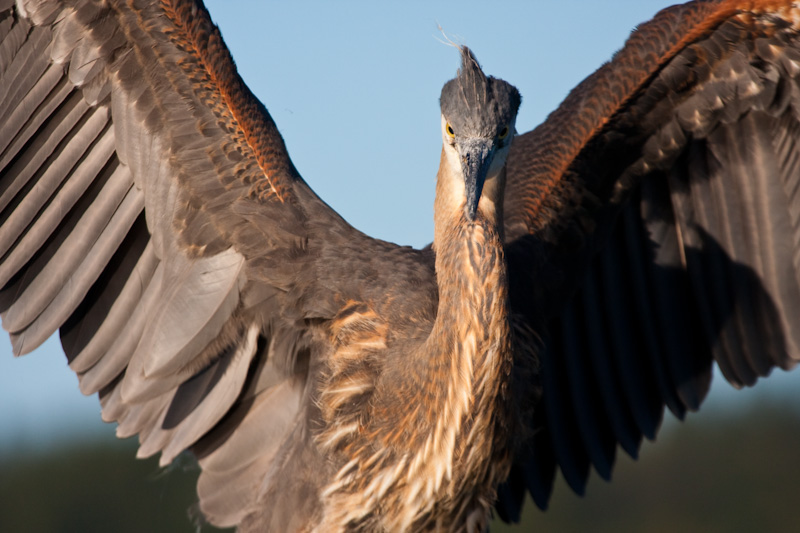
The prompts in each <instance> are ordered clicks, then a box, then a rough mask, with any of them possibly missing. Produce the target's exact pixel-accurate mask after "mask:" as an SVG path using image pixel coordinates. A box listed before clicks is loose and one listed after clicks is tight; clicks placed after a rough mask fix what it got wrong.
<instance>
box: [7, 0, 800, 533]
mask: <svg viewBox="0 0 800 533" xmlns="http://www.w3.org/2000/svg"><path fill="white" fill-rule="evenodd" d="M722 7H725V6H722ZM712 19H713V17H712ZM712 26H713V25H712ZM712 26H709V28H708V30H709V31H710V30H711V29H712ZM723 29H725V28H723ZM727 29H728V30H730V27H728V28H727ZM715 35H719V34H715ZM698 36H705V34H702V35H700V34H698ZM701 50H704V49H702V48H701ZM768 50H769V49H768ZM685 55H686V54H684V55H682V56H680V57H678V60H684V59H686V57H685ZM734 57H736V56H734ZM790 59H791V56H790ZM675 64H676V63H672V65H675ZM689 64H690V66H692V63H691V62H690V63H689ZM730 64H732V65H734V66H737V67H738V66H739V64H735V63H730ZM779 66H780V67H781V68H783V69H791V68H792V62H791V61H786V62H785V63H782V64H781V65H779ZM756 67H758V65H756ZM668 68H669V67H668ZM748 68H749V67H748ZM673 70H677V71H680V69H678V67H674V69H673ZM145 72H147V71H145ZM742 72H744V73H745V74H747V73H748V72H749V71H748V70H747V69H745V70H744V71H742ZM776 72H781V70H780V69H778V70H776ZM740 73H741V72H740ZM78 75H80V72H79V73H78ZM767 79H768V78H767ZM700 81H703V78H702V77H700ZM729 81H730V80H729ZM783 83H784V85H780V84H779V87H784V89H789V88H791V87H792V85H791V83H789V82H783ZM679 88H681V89H682V87H679ZM718 88H719V89H726V88H727V86H726V85H725V83H720V84H719V85H718ZM737 89H738V88H737ZM741 89H742V91H740V93H739V94H741V95H745V96H746V95H747V90H748V89H751V87H750V86H749V85H747V84H745V85H743V86H742V87H741ZM698 94H700V95H702V94H703V93H702V91H701V92H699V93H698ZM734 94H736V93H735V91H734ZM783 94H784V95H787V94H788V95H791V92H790V91H789V92H786V91H784V92H783ZM681 96H685V95H681ZM787 98H788V97H787ZM712 103H713V102H712ZM786 109H790V108H786ZM120 112H121V111H120ZM752 115H755V113H754V114H752ZM749 116H750V115H748V117H749ZM684 118H685V117H681V119H682V120H683V119H684ZM733 118H738V115H737V116H735V117H733ZM206 125H208V126H213V124H211V123H208V124H204V127H205V126H206ZM635 125H636V124H634V125H626V128H633V126H635ZM684 125H685V124H683V123H681V126H684ZM737 125H738V124H737ZM572 126H574V125H573V124H570V127H572ZM726 127H729V126H726ZM726 127H722V126H720V127H719V129H718V130H715V131H724V130H725V129H726ZM499 131H500V130H498V132H499ZM572 131H574V130H572ZM558 133H559V134H560V133H563V131H561V132H558ZM603 133H604V135H605V134H606V133H608V130H606V131H604V132H603ZM626 133H630V132H628V131H627V130H626ZM704 133H705V132H704ZM628 138H629V139H631V142H633V143H634V146H635V142H638V141H639V140H638V139H637V138H636V137H635V136H634V137H628ZM608 140H610V141H613V142H616V140H617V139H616V138H615V137H614V135H609V139H608ZM597 142H600V141H593V143H592V144H589V145H587V146H588V147H589V148H593V149H594V148H596V146H595V144H594V143H597ZM716 142H717V143H721V140H720V139H716ZM701 144H702V143H701ZM691 146H692V147H693V149H697V145H696V144H692V145H691ZM587 149H588V148H587ZM630 153H631V154H634V153H635V152H634V150H633V149H631V151H630ZM626 155H628V154H616V157H615V158H614V159H612V161H614V162H620V161H622V160H624V157H625V156H626ZM655 156H656V157H658V154H657V153H656V154H655ZM175 157H181V154H176V155H175ZM512 161H513V159H512ZM148 162H149V161H148ZM604 162H605V161H604ZM581 170H588V171H589V174H590V173H591V171H592V170H594V168H589V169H581ZM589 174H587V175H589ZM651 181H652V180H651ZM662 181H663V180H662ZM656 192H657V191H656ZM650 194H655V193H654V192H653V191H651V192H650ZM602 196H603V195H602V194H600V197H601V199H602ZM517 198H518V197H515V198H514V199H517ZM573 207H574V206H573ZM699 211H703V210H702V209H699ZM18 212H22V211H18ZM777 213H778V212H777V211H776V213H775V215H774V216H776V217H777V216H778V214H777ZM557 216H559V217H561V216H564V214H563V213H562V212H558V214H557ZM768 218H769V217H768ZM157 222H158V220H157V219H156V220H155V221H154V222H151V225H152V224H156V225H157ZM662 222H663V221H662ZM278 229H280V228H278ZM278 229H276V231H277V230H278ZM586 229H587V228H585V227H584V228H583V229H582V231H583V230H586ZM712 235H713V233H712ZM268 237H269V236H268ZM701 237H702V234H701ZM615 242H617V241H615ZM556 244H557V245H558V246H564V241H556ZM568 244H572V243H568ZM690 244H691V243H690ZM704 244H705V241H704ZM713 244H714V243H713V242H710V243H708V246H711V249H710V251H709V252H708V255H709V256H710V257H711V258H712V260H720V257H722V258H723V259H724V258H725V257H726V256H725V255H724V254H721V253H719V252H718V251H717V250H716V249H715V248H713V246H712V245H713ZM723 244H724V243H723ZM537 246H538V244H537ZM545 248H546V247H545ZM301 251H302V250H301ZM579 251H580V250H579ZM542 252H543V253H542V255H541V256H539V255H537V256H536V257H534V258H533V262H531V263H530V266H531V268H539V265H538V264H537V263H536V262H535V261H537V260H539V258H540V257H547V255H546V254H547V253H550V252H549V250H546V249H543V250H542ZM691 252H692V248H691V247H689V255H690V254H691ZM768 252H769V254H768V255H772V254H773V253H775V250H774V249H773V250H768ZM292 257H293V258H294V259H297V254H294V255H293V256H292ZM737 259H738V257H737ZM692 261H694V259H692V258H689V260H688V261H687V263H688V264H691V263H692ZM578 264H583V263H582V261H581V262H580V263H578ZM622 264H623V265H624V264H625V263H624V262H623V263H622ZM696 264H704V263H696ZM784 264H786V263H784ZM567 266H569V265H567ZM660 266H661V267H662V266H664V265H663V264H662V265H660ZM725 266H727V264H725ZM659 268H660V267H659ZM539 272H545V273H546V274H548V275H552V276H554V278H553V277H548V278H545V279H544V281H545V282H547V283H548V284H556V283H558V278H559V277H560V276H562V275H572V273H570V272H569V270H568V269H567V270H566V274H562V272H563V271H562V270H559V271H558V272H554V273H552V274H551V273H550V272H548V271H542V270H539ZM636 272H637V270H634V271H633V273H634V274H635V273H636ZM733 272H734V277H735V279H743V280H745V281H748V280H749V279H750V278H748V277H747V276H748V273H747V271H740V270H736V269H734V270H733ZM757 272H758V273H759V274H761V272H759V271H758V270H757ZM673 274H674V273H672V272H668V273H666V274H664V275H673ZM603 275H611V276H612V279H613V273H609V272H605V273H604V274H603ZM654 275H657V276H659V275H662V274H661V272H660V270H658V269H656V270H655V274H654ZM659 279H661V278H659ZM537 281H539V282H541V281H542V279H538V280H537ZM684 281H685V280H684ZM544 287H545V288H549V285H545V286H544ZM589 287H590V289H589V290H592V287H593V285H591V284H590V285H589ZM539 288H541V287H532V289H539ZM768 288H769V287H768ZM773 288H774V287H773ZM733 292H734V293H735V294H738V293H736V291H733ZM773 295H774V294H773ZM526 296H529V294H527V295H526ZM780 296H782V297H788V298H776V300H777V301H781V300H783V299H788V300H789V301H791V300H792V295H791V294H788V293H786V294H780ZM534 301H536V302H537V305H538V304H542V305H544V303H545V301H543V300H534ZM579 301H580V302H590V303H592V302H594V301H595V299H594V298H589V299H588V300H585V299H584V300H579ZM581 305H585V304H583V303H581V304H578V310H580V306H581ZM747 307H748V306H747V305H745V306H744V308H745V310H747ZM571 309H572V308H571ZM726 309H727V310H728V312H730V311H731V309H728V308H726ZM734 309H736V308H734ZM348 311H349V312H353V313H355V312H360V313H361V315H362V316H363V315H364V314H365V313H367V314H368V310H365V309H361V308H360V307H351V308H348ZM568 312H570V313H574V312H575V311H574V309H573V310H571V311H568ZM779 314H780V313H779ZM789 315H790V316H791V314H789ZM711 316H713V313H711ZM12 318H13V317H12ZM17 320H18V319H17ZM11 322H12V327H13V323H14V320H11ZM612 322H613V321H612ZM712 322H713V321H712ZM564 324H565V327H566V328H567V329H568V328H570V327H572V325H573V324H574V320H566V321H565V322H564ZM591 325H592V324H589V326H590V328H589V331H594V330H592V329H591ZM690 325H691V323H690ZM712 325H713V324H712ZM762 325H763V324H762ZM612 326H613V324H612ZM368 329H369V328H368ZM611 331H612V336H613V335H614V330H613V327H612V329H611ZM267 333H268V334H267V335H265V339H267V338H269V339H275V338H280V335H276V331H275V330H272V329H269V330H268V332H267ZM356 333H358V332H356ZM540 333H541V331H540ZM595 334H596V333H595ZM253 335H255V334H253ZM556 337H557V336H556ZM354 338H358V337H354ZM563 339H564V341H565V342H566V343H569V342H571V341H573V340H574V339H573V338H572V337H571V336H569V335H565V336H564V337H563ZM351 340H352V339H351ZM645 340H646V339H645ZM197 342H200V341H197ZM265 342H266V341H265ZM272 342H274V341H272ZM551 342H553V343H555V344H551V345H549V347H550V348H549V349H551V350H561V349H564V347H560V346H558V341H557V340H553V341H551ZM201 344H202V343H201ZM251 344H252V343H251ZM256 346H257V343H256ZM595 346H596V345H591V346H590V348H591V347H595ZM566 348H569V346H567V347H566ZM590 351H591V350H590ZM565 352H566V353H572V351H571V350H569V349H566V350H565ZM623 352H624V350H623ZM601 355H602V354H601ZM623 355H624V354H623ZM727 360H728V359H726V358H723V362H724V361H727ZM223 361H224V359H223ZM570 361H571V359H570ZM699 362H700V363H702V364H700V365H699V366H702V367H704V366H705V365H706V363H708V360H707V359H700V361H699ZM737 362H740V361H737V360H736V359H735V358H734V359H733V363H734V364H735V363H737ZM628 363H630V364H632V365H636V364H637V361H635V360H633V361H630V360H629V361H628ZM593 364H600V365H601V366H602V363H593ZM202 366H203V365H200V367H202ZM219 366H222V365H219ZM625 368H626V369H628V368H631V367H629V366H625ZM633 368H635V367H633ZM254 370H255V369H254ZM270 370H271V369H270ZM545 370H546V371H545V376H547V372H548V371H549V372H554V373H555V377H556V378H557V377H558V376H557V374H558V372H559V371H560V370H561V369H559V368H558V365H556V367H555V368H550V369H549V370H548V368H547V365H545ZM567 370H569V368H567ZM670 370H675V371H676V372H677V374H673V377H675V376H676V375H677V376H678V377H679V378H681V379H682V378H684V377H686V376H684V375H683V374H682V370H683V369H681V368H680V366H679V365H678V366H677V367H675V368H671V369H670ZM690 370H692V371H694V370H702V369H695V368H691V369H690ZM728 370H731V369H730V368H729V369H728ZM733 370H734V372H733V375H731V374H728V377H730V378H732V379H733V380H734V381H738V380H741V381H745V382H747V381H749V380H750V379H751V375H750V374H749V373H748V372H747V371H746V368H744V369H739V370H742V371H743V372H745V373H744V375H742V374H740V373H739V371H738V370H736V369H733ZM759 371H761V369H759ZM632 372H633V373H634V374H635V376H634V377H635V378H637V379H642V380H646V379H647V378H648V371H647V369H645V370H644V371H643V372H637V371H635V370H632ZM701 373H702V372H701ZM667 374H669V372H667ZM691 376H694V374H691ZM186 377H188V376H186ZM577 377H578V379H583V378H584V377H585V376H577ZM623 377H624V376H623ZM650 377H652V376H650ZM661 377H662V378H663V377H664V376H663V375H662V376H661ZM668 377H669V376H668ZM599 381H600V383H601V384H604V383H605V384H608V382H607V381H605V382H604V381H603V380H599ZM624 381H625V380H624V379H623V382H624ZM656 381H658V380H656ZM196 382H197V380H195V383H196ZM177 384H178V383H174V384H173V385H177ZM268 384H270V385H271V384H272V383H269V382H268ZM628 385H630V386H631V387H633V388H635V384H632V383H630V382H628ZM190 388H191V387H190V386H187V387H184V390H183V391H184V392H185V391H186V390H188V389H190ZM669 388H670V387H666V389H661V391H660V392H661V393H663V392H665V391H667V392H668V390H669ZM215 390H219V388H217V389H215ZM270 390H274V391H275V392H279V390H278V389H270ZM696 391H697V390H696V389H695V388H693V387H687V388H684V389H682V390H681V391H680V393H681V394H682V395H683V396H682V395H681V394H679V395H678V396H679V398H677V400H676V398H675V397H674V396H671V397H667V396H669V395H667V396H663V397H662V398H661V399H663V400H666V401H667V403H668V404H669V402H670V401H672V402H675V401H678V403H672V404H670V407H671V408H673V409H676V410H678V411H680V410H681V405H680V402H683V403H684V404H689V406H692V402H694V401H696V400H695V399H693V398H692V393H694V392H696ZM545 392H546V393H547V389H545ZM581 392H582V391H581V390H580V388H578V390H577V391H576V394H580V393H581ZM634 392H635V391H634ZM640 392H641V391H640ZM701 392H702V391H701ZM624 394H632V393H631V392H630V391H626V392H625V393H624ZM624 394H623V396H624ZM612 396H613V392H612ZM684 396H688V397H684ZM170 399H171V398H170ZM640 399H641V400H650V401H652V400H653V398H652V397H649V396H648V395H647V394H646V391H645V394H644V396H643V397H641V398H640ZM557 400H558V398H555V399H554V401H553V402H550V403H549V404H547V405H548V406H549V407H551V408H553V409H556V408H557V407H558V403H557ZM605 401H607V402H609V403H610V404H611V405H613V402H614V401H615V398H613V397H611V398H606V399H605ZM204 405H205V404H203V403H201V404H200V408H199V409H198V410H196V411H194V413H198V412H201V411H202V407H203V406H204ZM631 405H632V406H633V412H630V413H629V412H627V411H626V410H623V411H619V412H618V411H615V410H614V409H613V407H612V408H611V411H612V412H611V413H602V412H591V411H590V412H589V414H591V415H592V416H590V417H588V418H589V419H588V420H583V419H581V420H578V426H577V432H578V433H580V434H581V436H582V437H584V438H586V437H587V434H588V439H587V440H584V442H586V443H587V444H588V445H587V446H586V448H587V450H588V452H589V455H590V456H591V459H592V461H593V462H594V464H595V466H596V467H597V468H598V470H601V472H607V468H608V452H609V449H608V444H609V441H608V440H604V437H605V436H608V435H609V434H608V433H603V431H600V433H601V434H600V435H598V434H591V429H592V428H591V427H588V428H587V427H586V426H585V425H582V424H589V425H591V424H592V423H593V422H592V420H600V421H601V422H602V418H603V415H604V414H605V415H606V416H608V415H609V414H610V415H611V418H614V415H615V414H620V413H622V414H620V418H622V419H623V420H611V422H612V424H611V425H612V427H613V428H614V432H613V433H612V434H611V436H612V437H614V438H616V439H619V440H620V442H622V444H623V446H633V447H635V446H636V445H637V443H636V441H637V438H640V437H637V436H636V434H637V433H638V432H644V433H648V432H649V431H652V425H653V421H652V420H648V415H652V414H653V412H652V411H650V412H649V413H648V409H652V408H653V405H652V404H651V403H648V401H643V402H632V403H631ZM637 411H638V412H637ZM658 411H659V412H660V404H659V408H658ZM173 414H174V411H173ZM582 414H583V413H579V415H582ZM628 414H629V415H630V416H632V417H634V418H635V422H634V424H633V425H632V426H630V425H629V426H626V425H625V424H626V421H625V420H624V418H626V416H627V415H628ZM594 415H598V416H596V417H595V416H594ZM175 416H178V417H180V416H191V415H189V414H188V413H186V412H183V413H180V412H179V413H178V414H177V415H175ZM579 418H580V417H579ZM562 420H564V421H566V422H565V423H564V424H563V427H559V426H560V425H561V423H560V422H561V421H562ZM550 424H551V426H548V427H550V428H551V429H552V430H553V436H554V441H555V444H556V446H555V450H554V451H555V452H556V454H558V455H559V456H558V460H559V463H560V465H561V467H562V469H564V470H565V474H566V475H567V478H568V480H570V481H571V483H573V485H575V484H577V485H578V486H580V484H581V483H582V480H581V477H582V476H583V477H585V469H586V466H587V465H588V462H587V461H586V459H587V457H586V454H585V453H581V452H578V453H570V452H575V451H576V450H575V449H574V448H570V447H569V446H566V447H561V446H560V445H561V444H570V440H569V432H570V431H571V430H572V429H573V428H572V427H570V417H568V416H567V417H563V419H562V417H560V416H559V417H556V419H555V420H552V419H551V420H550ZM553 424H555V426H553ZM615 424H616V425H615ZM162 426H163V424H162ZM637 426H638V427H637ZM243 427H246V425H245V426H243ZM631 428H633V431H632V433H626V431H628V430H631ZM648 428H650V429H648ZM601 429H602V428H601ZM587 432H589V433H587ZM559 433H560V434H559ZM242 434H243V432H242V431H239V433H238V434H237V435H242ZM559 438H561V439H565V438H566V440H561V441H559ZM593 438H594V439H595V440H592V439H593ZM625 439H628V440H625ZM232 440H235V439H232ZM572 442H574V441H572ZM595 445H596V446H595ZM562 454H563V455H562ZM535 457H536V458H537V459H540V458H541V459H544V460H545V462H546V457H545V455H542V454H537V455H536V456H535ZM211 471H212V473H213V468H212V469H211ZM248 472H250V473H252V472H255V471H254V470H252V469H249V470H248ZM515 472H519V470H516V471H515ZM256 473H257V472H256ZM207 477H210V476H207ZM512 481H517V482H518V481H519V480H513V478H512ZM201 484H202V481H201ZM510 487H511V488H512V489H513V485H511V486H510ZM531 488H532V489H534V490H536V488H537V487H531ZM511 492H513V490H512V491H511ZM367 495H369V493H367ZM534 495H535V496H536V493H534ZM540 497H541V495H540ZM545 497H546V495H545ZM508 504H509V500H507V499H504V500H503V506H502V510H503V511H504V512H512V513H513V505H511V506H510V507H509V505H508ZM510 509H511V510H510ZM391 510H394V509H391ZM376 519H381V518H376Z"/></svg>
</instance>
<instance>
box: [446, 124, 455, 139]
mask: <svg viewBox="0 0 800 533" xmlns="http://www.w3.org/2000/svg"><path fill="white" fill-rule="evenodd" d="M444 131H446V132H447V136H448V137H451V138H453V137H455V136H456V132H454V131H453V126H451V125H450V123H449V122H448V123H447V125H446V126H445V127H444Z"/></svg>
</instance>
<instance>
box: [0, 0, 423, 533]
mask: <svg viewBox="0 0 800 533" xmlns="http://www.w3.org/2000/svg"><path fill="white" fill-rule="evenodd" d="M17 5H18V7H14V2H12V1H9V0H0V176H1V177H2V179H0V227H1V228H2V231H0V257H2V261H0V287H2V289H1V290H0V313H2V320H3V327H4V328H5V329H6V330H7V331H8V332H9V333H10V334H11V339H12V344H13V348H14V351H15V353H17V354H23V353H27V352H30V351H31V350H33V349H34V348H36V347H37V346H38V345H39V344H41V343H42V342H43V341H44V340H45V339H46V338H48V337H49V336H50V335H51V334H52V333H53V332H54V331H55V330H56V329H60V334H61V340H62V345H63V347H64V351H65V352H66V355H67V358H68V360H69V364H70V366H71V368H72V369H73V370H74V371H75V372H76V373H77V374H78V376H79V379H80V387H81V390H82V392H83V393H84V394H93V393H99V397H100V401H101V404H102V408H103V418H104V420H106V421H117V422H118V424H119V425H118V429H117V434H118V435H119V436H120V437H125V436H131V435H136V434H138V435H139V438H140V442H141V446H140V448H139V455H140V456H149V455H152V454H155V453H158V452H161V463H162V464H166V463H169V462H171V461H172V459H173V458H174V457H175V456H176V455H177V454H179V453H180V452H182V451H183V450H185V449H187V448H191V449H192V450H193V451H194V452H195V454H196V455H197V457H198V458H199V461H200V465H201V467H202V468H203V473H202V474H201V477H200V480H199V487H198V490H199V494H200V498H201V508H202V510H203V512H204V514H205V515H206V516H207V518H208V519H209V520H211V521H212V522H213V523H215V524H216V525H220V526H227V525H232V524H236V523H238V522H239V521H240V520H241V518H242V517H243V516H244V515H245V514H246V513H247V511H248V510H249V509H250V508H251V507H252V506H253V505H254V503H255V499H256V498H257V496H258V495H259V494H260V493H263V492H265V491H267V490H268V488H269V479H270V478H269V475H270V472H271V470H270V469H271V468H273V467H274V466H275V465H276V464H278V463H280V462H281V459H280V458H281V457H282V455H281V454H282V453H283V450H285V449H291V448H292V446H290V445H288V444H286V443H287V442H289V441H290V440H291V439H301V438H304V435H305V432H304V431H302V424H303V423H304V417H303V416H302V415H303V412H304V411H303V409H304V408H305V406H306V403H307V401H308V389H309V388H310V387H308V384H309V383H313V382H314V379H315V375H316V374H315V372H316V369H317V368H318V363H319V357H321V356H322V355H324V349H325V347H324V346H322V347H320V346H319V345H318V344H314V339H313V338H312V335H311V333H310V332H309V325H310V324H313V323H315V321H319V320H320V319H329V318H331V317H333V316H334V315H335V313H336V312H337V310H339V309H340V308H341V307H342V306H343V305H344V304H345V302H347V301H352V300H356V301H359V299H360V298H367V297H369V296H370V295H369V294H366V295H365V294H361V293H359V292H358V291H357V290H355V289H354V291H352V292H348V289H347V288H346V287H342V286H341V281H339V282H338V283H337V285H336V286H335V287H334V285H333V284H332V283H331V282H330V280H332V279H336V280H347V279H352V280H353V286H354V287H358V285H357V284H358V282H359V281H360V278H359V276H362V277H363V276H370V281H371V283H370V284H369V287H368V288H367V289H364V290H367V291H373V293H374V294H381V295H386V294H388V293H389V292H390V291H388V290H387V288H386V287H385V286H382V285H381V283H382V280H381V277H380V276H379V275H378V274H376V272H380V269H379V268H377V267H373V266H371V262H373V261H377V260H379V259H380V258H381V257H383V256H384V255H385V254H392V264H393V265H396V266H398V268H399V269H400V271H402V269H403V265H407V266H408V270H409V271H413V272H414V273H415V275H416V276H417V277H418V278H419V280H422V281H421V282H420V283H416V284H415V285H414V287H412V288H410V289H408V290H410V291H411V292H412V293H414V292H415V291H417V290H419V294H412V295H411V296H412V298H416V299H418V301H419V299H424V298H425V297H428V298H430V297H431V292H430V291H429V289H430V288H431V286H430V284H426V283H425V281H424V280H423V278H424V279H426V280H428V281H431V280H434V274H433V269H432V264H431V261H430V259H431V255H430V253H428V252H413V251H411V250H410V249H406V248H399V247H396V246H395V245H391V244H388V243H383V242H380V241H375V240H372V239H370V238H368V237H366V236H364V235H362V234H360V233H359V232H357V231H355V230H353V229H352V228H351V227H350V226H349V225H348V224H347V223H346V222H344V221H343V220H342V219H341V218H340V217H339V216H338V215H337V214H336V213H334V212H333V211H332V210H331V209H330V208H328V206H326V205H325V204H324V203H323V202H321V201H320V200H319V199H318V198H317V197H316V195H315V194H314V193H313V192H312V191H311V190H310V189H309V187H308V186H307V185H306V184H305V183H304V182H303V180H302V179H301V178H300V177H299V176H298V174H297V172H296V170H295V168H294V166H293V165H292V163H291V161H290V160H289V157H288V155H287V152H286V149H285V147H284V144H283V141H282V139H281V137H280V135H279V134H278V131H277V129H276V127H275V125H274V123H273V121H272V119H271V118H270V116H269V114H268V113H267V111H266V109H264V107H263V106H262V105H261V104H260V103H259V102H258V101H257V100H256V99H255V98H254V97H253V95H252V94H251V93H250V91H249V90H248V88H247V87H246V86H245V85H244V83H243V82H242V80H241V79H240V77H239V76H238V74H237V73H236V70H235V67H234V64H233V62H232V60H231V58H230V55H229V53H228V50H227V49H226V47H225V45H224V43H223V42H222V39H221V37H220V35H219V32H218V30H217V28H216V27H215V26H214V25H213V24H212V23H211V21H210V20H209V17H208V13H207V12H206V10H205V8H204V7H203V6H202V4H200V3H198V2H194V1H188V0H187V1H181V0H173V1H165V2H141V3H135V4H134V3H130V2H121V1H120V2H115V1H111V2H104V3H98V2H94V1H88V0H86V1H83V0H75V1H66V0H65V1H57V0H41V1H33V0H31V1H24V0H23V1H20V2H18V4H17ZM434 283H435V281H434ZM334 288H335V292H334ZM432 296H433V298H435V290H434V291H433V294H432ZM320 354H322V355H320ZM307 467H308V468H309V469H312V468H313V465H311V464H309V465H307Z"/></svg>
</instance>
